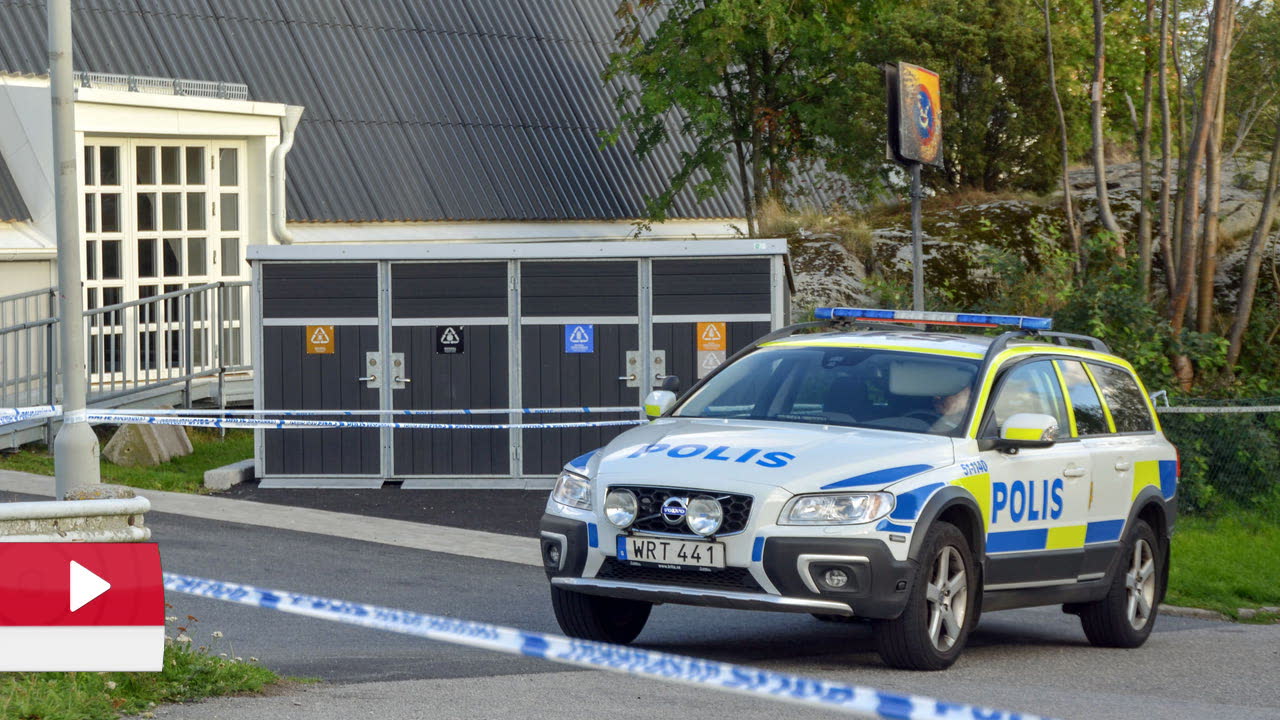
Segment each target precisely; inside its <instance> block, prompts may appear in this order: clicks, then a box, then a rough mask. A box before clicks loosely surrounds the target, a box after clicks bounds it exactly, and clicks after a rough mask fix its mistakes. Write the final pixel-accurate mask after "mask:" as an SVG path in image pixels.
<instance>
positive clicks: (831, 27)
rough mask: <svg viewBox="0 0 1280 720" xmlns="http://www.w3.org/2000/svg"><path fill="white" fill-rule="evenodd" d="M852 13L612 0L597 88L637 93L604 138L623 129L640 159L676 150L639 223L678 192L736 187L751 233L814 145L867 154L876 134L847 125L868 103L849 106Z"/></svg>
mask: <svg viewBox="0 0 1280 720" xmlns="http://www.w3.org/2000/svg"><path fill="white" fill-rule="evenodd" d="M862 11H863V8H862V7H861V6H860V5H858V4H857V3H836V2H824V1H822V0H797V1H796V2H791V1H788V0H675V1H674V2H660V1H659V0H634V1H633V0H623V2H622V3H621V4H620V5H619V6H618V10H617V13H616V15H617V17H618V18H619V20H620V21H621V22H622V29H621V30H620V31H619V33H618V40H619V44H620V49H619V50H618V51H617V52H615V53H613V54H612V55H611V56H610V62H609V65H608V67H607V68H606V70H605V73H604V79H605V80H606V81H611V80H613V79H615V78H618V77H620V76H630V77H631V78H634V80H635V81H636V83H635V85H638V87H635V86H634V85H633V86H631V87H630V88H629V89H624V90H623V91H622V92H621V93H620V94H619V95H618V97H617V100H616V102H617V106H618V108H619V110H620V112H621V122H620V125H619V127H618V128H616V129H615V131H614V132H613V133H611V134H610V136H609V138H608V139H609V140H611V141H613V142H617V141H618V140H619V139H620V137H621V135H622V133H623V132H629V133H630V134H632V135H634V137H635V143H636V153H637V154H638V155H639V156H640V157H644V156H645V155H647V154H648V153H649V152H650V151H652V150H653V149H654V148H655V147H657V146H659V145H660V144H663V143H667V142H676V143H678V144H682V145H683V146H684V147H682V149H681V151H680V166H679V167H678V168H676V169H675V171H674V172H673V173H672V175H671V176H670V177H669V178H668V182H667V187H666V188H665V189H664V190H663V191H662V192H661V193H659V194H658V195H657V196H655V197H650V198H647V214H648V220H649V221H651V222H652V221H661V220H663V219H665V218H666V216H667V213H668V212H669V211H670V209H671V207H672V204H673V203H674V202H675V200H676V197H677V196H678V195H679V194H680V193H682V192H683V191H685V190H686V189H691V190H692V191H693V193H694V195H695V196H696V197H697V198H698V199H705V198H707V197H710V196H711V195H714V194H716V193H718V192H722V191H724V190H726V189H728V188H729V187H730V186H731V185H733V184H734V180H735V179H736V184H737V185H738V187H739V190H740V194H741V200H742V208H743V214H744V216H745V217H746V218H747V222H748V232H749V233H750V234H751V235H755V234H756V232H757V224H756V219H757V217H758V215H759V212H760V209H761V207H762V206H763V205H764V203H765V201H766V200H768V199H773V200H776V201H779V202H781V201H783V200H784V199H785V195H786V188H787V184H788V182H789V181H790V180H791V179H792V177H793V176H794V174H795V172H796V170H797V168H798V167H800V166H801V165H803V164H805V163H813V162H815V161H816V160H817V159H818V158H819V155H820V154H819V146H820V143H821V142H822V140H824V139H825V141H826V142H827V143H828V146H830V145H831V144H832V143H835V144H840V145H843V146H844V147H850V146H852V147H857V148H861V149H862V157H864V158H865V157H867V156H868V152H867V148H875V147H876V143H875V142H874V138H875V137H876V136H877V132H878V131H879V128H874V129H870V130H868V128H867V127H866V125H865V124H863V125H857V124H852V123H850V122H849V114H850V111H851V109H854V108H865V107H866V106H867V103H866V102H865V98H864V99H863V100H864V102H862V103H855V102H853V100H852V99H851V96H852V94H853V93H855V92H857V91H858V90H863V91H865V90H866V88H867V77H868V73H867V70H868V68H867V66H866V65H865V64H859V63H857V62H855V61H854V58H853V55H852V53H851V44H852V43H853V42H855V41H856V39H857V37H858V34H859V28H860V27H861V26H862V24H863V19H862V17H861V16H860V14H859V13H860V12H862ZM881 102H883V101H881ZM851 125H852V127H851ZM880 125H883V122H881V123H880ZM850 137H852V138H853V139H852V140H850V139H849V138H850ZM882 147H883V145H881V146H880V148H882ZM827 153H830V147H828V149H827ZM871 156H872V157H874V151H872V152H871ZM867 164H868V165H869V164H870V163H867ZM731 168H732V169H731ZM730 173H734V174H733V175H731V174H730Z"/></svg>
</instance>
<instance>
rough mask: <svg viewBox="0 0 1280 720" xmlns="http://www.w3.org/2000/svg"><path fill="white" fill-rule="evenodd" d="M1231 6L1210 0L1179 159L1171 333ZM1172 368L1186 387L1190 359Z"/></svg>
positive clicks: (1191, 262) (1179, 322) (1182, 312)
mask: <svg viewBox="0 0 1280 720" xmlns="http://www.w3.org/2000/svg"><path fill="white" fill-rule="evenodd" d="M1233 8H1234V0H1214V4H1213V15H1212V25H1211V31H1210V36H1209V45H1208V48H1207V49H1206V51H1205V62H1204V80H1203V86H1202V90H1201V93H1200V104H1199V107H1198V108H1197V109H1196V116H1195V130H1194V131H1193V132H1192V133H1191V138H1190V143H1189V145H1188V148H1187V153H1186V155H1185V156H1184V159H1183V162H1184V164H1185V165H1186V171H1185V172H1184V173H1183V178H1184V180H1183V184H1182V213H1181V214H1182V217H1181V224H1180V227H1179V228H1178V236H1179V237H1178V238H1177V239H1176V243H1175V244H1176V245H1178V247H1179V251H1180V254H1179V257H1178V278H1177V282H1176V283H1175V285H1174V289H1173V296H1172V299H1171V302H1170V303H1169V321H1170V324H1171V325H1172V327H1173V330H1174V332H1175V333H1178V332H1181V330H1182V327H1183V324H1184V323H1185V321H1186V313H1187V306H1188V305H1189V304H1190V301H1191V291H1192V289H1193V288H1195V287H1196V285H1197V283H1196V250H1197V246H1198V243H1197V242H1196V225H1197V222H1198V221H1199V219H1200V177H1201V174H1200V173H1201V170H1200V162H1201V160H1202V158H1204V156H1205V151H1206V148H1207V146H1208V141H1209V131H1210V130H1211V128H1212V125H1213V120H1214V117H1215V115H1216V114H1217V109H1218V95H1219V88H1220V84H1221V82H1222V75H1223V73H1222V66H1223V57H1224V55H1225V53H1226V50H1227V41H1228V36H1227V34H1226V33H1227V31H1228V28H1229V20H1228V15H1229V14H1230V13H1231V11H1232V10H1233ZM1172 361H1173V365H1174V372H1175V374H1176V375H1177V377H1178V380H1179V382H1181V383H1182V384H1183V386H1184V387H1190V385H1191V382H1192V381H1193V379H1194V371H1193V369H1192V368H1191V362H1190V359H1189V358H1187V357H1186V356H1185V355H1181V354H1175V356H1174V357H1173V358H1172Z"/></svg>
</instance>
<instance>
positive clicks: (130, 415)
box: [0, 405, 646, 430]
mask: <svg viewBox="0 0 1280 720" xmlns="http://www.w3.org/2000/svg"><path fill="white" fill-rule="evenodd" d="M61 414H62V410H61V408H58V407H57V406H50V405H45V406H40V407H28V408H0V425H7V424H10V423H16V422H23V421H25V420H39V419H44V418H51V417H58V416H60V415H61ZM326 414H333V413H326ZM387 414H388V415H396V414H400V413H399V412H398V411H397V412H388V413H387ZM85 419H86V420H87V421H88V422H95V423H110V424H113V425H181V426H184V427H205V428H226V429H242V430H253V429H262V430H307V429H335V428H337V429H342V428H348V429H349V428H360V429H377V428H391V429H394V430H548V429H567V428H595V427H616V426H624V425H639V424H641V423H644V422H646V421H645V420H640V419H636V420H594V421H587V422H555V423H475V424H464V423H421V422H377V421H360V420H293V419H282V420H265V419H254V418H245V417H228V418H222V417H186V416H184V415H183V414H182V413H176V414H173V415H168V414H165V415H161V414H157V413H154V412H153V411H151V410H96V409H90V410H88V411H87V412H86V413H85Z"/></svg>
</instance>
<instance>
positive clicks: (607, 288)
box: [520, 260, 642, 475]
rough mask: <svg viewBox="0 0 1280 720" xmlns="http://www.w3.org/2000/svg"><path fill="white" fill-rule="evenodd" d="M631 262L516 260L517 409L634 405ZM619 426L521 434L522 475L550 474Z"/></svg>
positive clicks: (635, 329) (634, 279)
mask: <svg viewBox="0 0 1280 720" xmlns="http://www.w3.org/2000/svg"><path fill="white" fill-rule="evenodd" d="M639 289H640V283H639V263H638V262H637V261H635V260H601V261H523V262H521V263H520V297H521V308H520V310H521V328H520V342H521V348H520V350H521V398H522V403H521V405H522V406H523V407H570V406H573V407H578V406H630V407H638V406H639V403H640V400H641V399H642V398H641V392H642V388H639V387H628V382H627V380H626V378H625V376H626V375H627V374H628V372H629V371H628V369H627V352H628V351H632V352H638V351H639V350H640V337H639V307H640V298H639ZM633 417H635V415H634V414H629V415H597V414H591V415H582V414H576V415H537V416H533V417H526V419H525V422H582V421H590V420H603V419H620V418H633ZM625 429H626V428H625V427H621V428H619V427H605V428H583V429H565V430H524V431H522V433H523V438H522V446H523V453H524V463H523V469H524V473H525V474H526V475H554V474H556V473H558V472H559V471H560V468H561V467H563V466H564V464H565V462H567V461H569V460H572V459H573V458H576V457H578V456H579V455H582V454H583V453H585V452H588V451H591V450H595V449H596V448H599V447H601V446H603V445H605V444H606V443H608V442H609V441H610V440H612V439H613V438H614V437H616V436H617V435H618V434H619V433H621V432H622V431H623V430H625Z"/></svg>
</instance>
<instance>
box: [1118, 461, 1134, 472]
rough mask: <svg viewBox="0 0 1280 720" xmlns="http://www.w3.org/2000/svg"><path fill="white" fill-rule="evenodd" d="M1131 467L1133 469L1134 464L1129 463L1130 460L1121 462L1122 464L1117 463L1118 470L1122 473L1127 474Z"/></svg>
mask: <svg viewBox="0 0 1280 720" xmlns="http://www.w3.org/2000/svg"><path fill="white" fill-rule="evenodd" d="M1131 467H1133V463H1131V462H1129V461H1128V460H1121V461H1120V462H1118V463H1116V470H1119V471H1120V472H1126V471H1127V470H1128V469H1129V468H1131Z"/></svg>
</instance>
